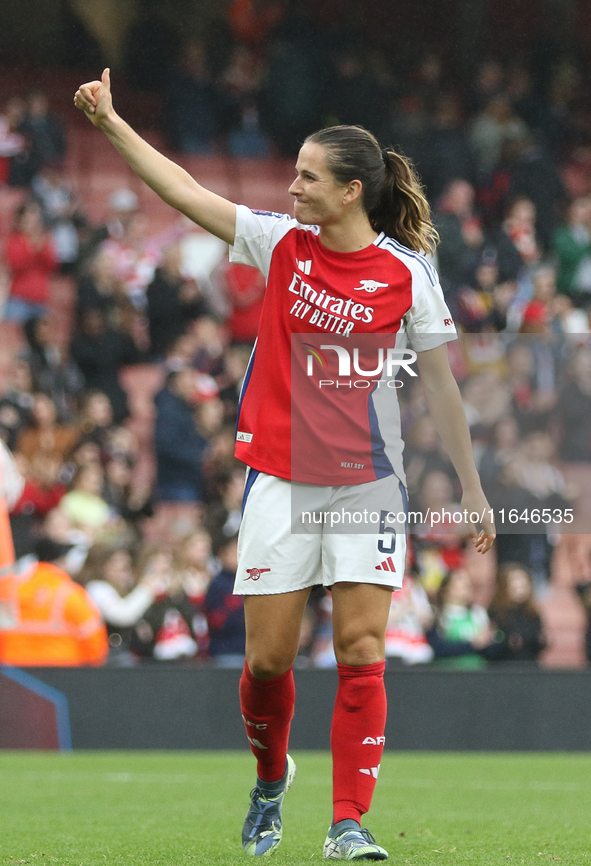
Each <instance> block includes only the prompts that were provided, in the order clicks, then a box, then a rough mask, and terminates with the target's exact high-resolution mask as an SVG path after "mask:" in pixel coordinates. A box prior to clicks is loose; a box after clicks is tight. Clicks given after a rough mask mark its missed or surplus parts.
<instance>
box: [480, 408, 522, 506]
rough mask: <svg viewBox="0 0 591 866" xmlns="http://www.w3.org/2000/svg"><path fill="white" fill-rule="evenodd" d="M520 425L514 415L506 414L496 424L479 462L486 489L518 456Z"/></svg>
mask: <svg viewBox="0 0 591 866" xmlns="http://www.w3.org/2000/svg"><path fill="white" fill-rule="evenodd" d="M518 447H519V427H518V426H517V422H516V420H515V418H513V416H512V415H505V416H503V417H502V418H499V420H498V421H497V422H496V424H495V425H494V427H493V429H492V431H491V439H490V442H489V444H488V446H487V447H486V449H485V451H484V452H483V454H482V457H481V458H480V462H479V464H478V472H479V474H480V478H481V479H482V485H483V487H484V489H485V490H487V489H488V488H489V486H490V485H494V484H495V483H496V481H497V479H498V478H499V476H500V474H501V472H502V471H503V467H504V466H506V464H507V463H508V462H509V461H510V460H513V459H515V457H516V456H517V450H518Z"/></svg>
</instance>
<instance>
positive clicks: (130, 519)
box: [103, 454, 154, 539]
mask: <svg viewBox="0 0 591 866" xmlns="http://www.w3.org/2000/svg"><path fill="white" fill-rule="evenodd" d="M103 498H104V500H105V502H106V503H107V505H108V506H109V508H110V509H111V512H112V513H113V514H117V515H119V517H122V518H123V520H125V522H126V524H127V526H128V527H129V529H133V530H134V532H135V533H136V535H137V536H138V538H139V539H141V529H140V527H139V522H140V521H141V520H142V519H143V518H144V517H152V515H153V512H154V509H153V505H152V501H151V498H150V491H149V488H148V489H146V487H145V486H144V485H140V484H137V483H134V478H133V462H132V461H131V459H130V458H129V457H125V456H124V455H122V454H121V455H115V456H113V457H112V458H111V459H110V460H109V461H108V463H107V465H106V467H105V484H104V487H103Z"/></svg>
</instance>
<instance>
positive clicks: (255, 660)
mask: <svg viewBox="0 0 591 866" xmlns="http://www.w3.org/2000/svg"><path fill="white" fill-rule="evenodd" d="M246 661H247V663H248V667H249V670H250V672H251V674H252V675H253V677H254V678H255V679H256V680H270V679H273V677H280V676H281V675H282V674H284V673H286V671H288V670H289V669H290V667H291V666H292V664H293V662H294V660H293V658H292V657H291V656H289V655H287V654H285V653H269V652H251V653H249V652H247V653H246Z"/></svg>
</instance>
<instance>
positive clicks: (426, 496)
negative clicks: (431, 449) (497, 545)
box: [410, 469, 467, 596]
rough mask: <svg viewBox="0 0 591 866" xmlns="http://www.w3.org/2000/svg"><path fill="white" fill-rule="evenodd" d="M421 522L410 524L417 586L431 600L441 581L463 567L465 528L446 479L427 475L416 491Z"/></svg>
mask: <svg viewBox="0 0 591 866" xmlns="http://www.w3.org/2000/svg"><path fill="white" fill-rule="evenodd" d="M418 505H419V507H420V512H419V513H420V515H421V519H422V520H421V522H420V523H417V524H416V525H415V526H413V525H412V524H411V527H410V529H411V532H412V534H413V544H414V546H415V551H416V563H417V570H418V572H419V574H420V577H421V583H422V585H423V586H424V588H425V589H426V590H427V592H428V593H429V594H430V595H431V596H434V595H435V593H436V592H437V590H438V588H439V586H440V584H441V581H442V580H443V578H444V577H445V576H446V575H447V574H448V573H449V572H450V571H451V570H453V569H457V568H460V567H461V566H462V565H463V564H464V549H465V546H466V541H467V537H466V533H467V527H466V525H465V523H464V520H463V518H462V515H461V508H460V505H459V504H458V503H457V502H456V501H455V498H454V492H453V485H452V482H451V479H450V477H449V475H447V474H446V473H445V472H442V471H441V470H438V469H433V470H431V471H430V472H427V473H426V474H425V476H424V478H423V480H422V483H421V488H420V491H419V497H418Z"/></svg>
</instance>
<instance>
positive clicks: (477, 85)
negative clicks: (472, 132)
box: [468, 58, 505, 114]
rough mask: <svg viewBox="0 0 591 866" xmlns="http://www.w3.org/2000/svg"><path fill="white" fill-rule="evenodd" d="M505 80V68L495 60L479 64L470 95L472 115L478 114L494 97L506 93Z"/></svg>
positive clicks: (469, 102)
mask: <svg viewBox="0 0 591 866" xmlns="http://www.w3.org/2000/svg"><path fill="white" fill-rule="evenodd" d="M504 79H505V72H504V69H503V66H502V64H501V63H500V61H498V60H496V59H495V58H487V59H486V60H483V61H482V62H481V63H479V64H478V67H477V70H476V75H475V77H474V81H473V83H472V85H471V86H470V89H469V93H468V109H469V111H470V114H478V112H479V111H482V109H483V108H484V107H485V106H486V105H487V104H488V103H489V102H490V100H491V99H492V98H493V97H495V96H500V95H501V94H502V93H503V92H504V85H505V81H504Z"/></svg>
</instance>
